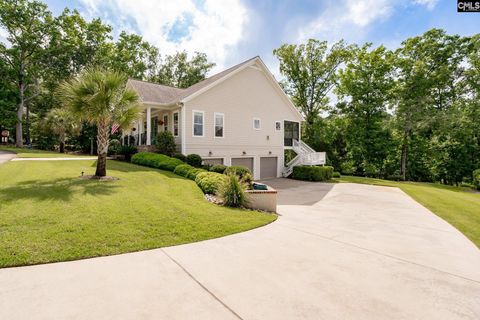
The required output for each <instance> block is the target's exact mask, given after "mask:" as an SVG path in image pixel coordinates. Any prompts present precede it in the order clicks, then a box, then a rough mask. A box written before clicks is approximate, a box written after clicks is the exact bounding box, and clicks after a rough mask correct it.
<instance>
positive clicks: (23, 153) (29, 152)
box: [0, 146, 91, 158]
mask: <svg viewBox="0 0 480 320" xmlns="http://www.w3.org/2000/svg"><path fill="white" fill-rule="evenodd" d="M0 151H10V152H13V153H16V154H17V158H63V157H68V158H72V157H91V156H88V155H77V154H68V153H60V152H54V151H46V150H38V149H28V148H16V147H5V146H0Z"/></svg>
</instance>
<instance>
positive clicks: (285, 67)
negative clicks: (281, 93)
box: [273, 39, 353, 142]
mask: <svg viewBox="0 0 480 320" xmlns="http://www.w3.org/2000/svg"><path fill="white" fill-rule="evenodd" d="M352 49H353V46H346V45H345V43H344V42H343V41H339V42H337V43H334V44H333V45H332V46H331V48H330V49H329V46H328V43H327V41H318V40H315V39H310V40H308V42H307V43H306V44H300V45H295V44H283V45H282V46H281V47H280V48H278V49H275V50H274V51H273V54H274V55H276V56H277V58H278V59H279V60H280V72H281V73H282V75H283V76H284V77H285V81H284V82H283V87H284V89H285V91H286V92H287V94H288V95H290V96H291V97H292V99H293V102H294V104H295V105H296V106H297V107H298V108H299V110H300V112H301V113H302V114H303V116H304V117H305V120H306V124H307V128H306V132H305V140H306V141H307V142H310V140H313V134H312V132H311V128H313V125H314V123H315V120H316V119H317V117H318V116H319V113H320V112H321V111H322V110H325V108H326V106H327V104H328V94H329V93H330V92H331V90H332V89H333V88H334V86H335V84H336V80H337V77H336V76H337V74H336V73H337V70H338V68H339V67H340V65H341V64H342V63H344V62H345V61H346V60H348V58H349V57H350V55H351V52H352Z"/></svg>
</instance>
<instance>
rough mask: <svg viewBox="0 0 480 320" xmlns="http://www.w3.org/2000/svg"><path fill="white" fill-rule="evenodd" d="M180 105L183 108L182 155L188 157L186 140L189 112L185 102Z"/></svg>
mask: <svg viewBox="0 0 480 320" xmlns="http://www.w3.org/2000/svg"><path fill="white" fill-rule="evenodd" d="M178 105H179V106H180V108H181V114H182V132H181V137H182V140H181V148H182V154H184V155H187V143H186V141H185V138H186V136H187V135H186V132H185V130H186V127H187V126H186V122H187V121H186V114H187V112H186V111H185V103H183V102H179V103H178Z"/></svg>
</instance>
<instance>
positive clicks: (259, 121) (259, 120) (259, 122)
mask: <svg viewBox="0 0 480 320" xmlns="http://www.w3.org/2000/svg"><path fill="white" fill-rule="evenodd" d="M255 120H258V125H259V127H258V128H255ZM253 130H262V120H261V119H260V118H253Z"/></svg>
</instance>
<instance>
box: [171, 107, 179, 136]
mask: <svg viewBox="0 0 480 320" xmlns="http://www.w3.org/2000/svg"><path fill="white" fill-rule="evenodd" d="M175 115H177V134H175ZM179 124H180V115H179V113H178V111H175V112H174V113H173V115H172V126H173V136H174V137H178V134H179V132H180V130H179Z"/></svg>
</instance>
